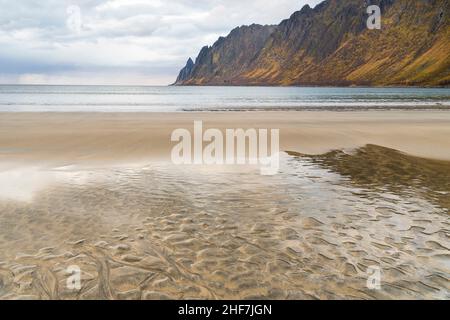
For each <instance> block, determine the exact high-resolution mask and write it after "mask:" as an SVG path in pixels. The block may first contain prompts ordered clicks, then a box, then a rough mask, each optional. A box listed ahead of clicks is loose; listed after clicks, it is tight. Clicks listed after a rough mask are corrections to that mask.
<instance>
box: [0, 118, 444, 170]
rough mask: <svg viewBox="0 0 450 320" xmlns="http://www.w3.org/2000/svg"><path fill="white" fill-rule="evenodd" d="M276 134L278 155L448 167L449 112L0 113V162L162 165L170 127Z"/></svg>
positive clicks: (166, 153)
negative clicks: (352, 155) (384, 154)
mask: <svg viewBox="0 0 450 320" xmlns="http://www.w3.org/2000/svg"><path fill="white" fill-rule="evenodd" d="M195 120H202V121H203V123H204V127H205V129H206V128H211V127H212V128H218V129H222V130H223V129H226V128H232V129H235V128H244V129H247V128H267V129H280V148H281V150H283V151H296V152H300V153H305V154H323V153H325V152H328V151H331V150H335V149H342V148H358V147H363V146H364V145H366V144H374V145H379V146H384V147H388V148H392V149H395V150H399V151H402V152H406V153H408V154H410V155H414V156H419V157H424V158H434V159H442V160H450V139H448V137H449V136H450V112H448V111H364V112H328V111H323V112H307V111H305V112H227V113H220V112H209V113H201V112H199V113H195V112H190V113H138V114H133V113H0V160H3V162H6V161H8V160H12V161H13V162H16V161H22V162H31V163H33V164H36V163H44V164H45V163H51V162H52V163H56V164H58V165H64V164H72V163H76V164H88V165H90V164H92V163H95V162H97V163H105V162H107V163H114V162H116V163H121V162H124V161H137V162H139V161H143V162H145V161H148V160H149V159H150V160H155V159H158V160H159V159H164V160H169V159H170V158H169V157H170V151H171V148H172V147H173V146H174V144H172V143H171V142H170V135H171V133H172V131H173V130H174V129H176V128H186V129H189V130H191V131H192V130H193V123H194V121H195Z"/></svg>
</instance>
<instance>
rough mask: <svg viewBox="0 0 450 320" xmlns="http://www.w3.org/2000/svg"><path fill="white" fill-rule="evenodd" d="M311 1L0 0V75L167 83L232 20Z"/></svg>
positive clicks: (12, 79)
mask: <svg viewBox="0 0 450 320" xmlns="http://www.w3.org/2000/svg"><path fill="white" fill-rule="evenodd" d="M319 2H321V0H277V1H274V0H71V1H67V0H20V1H16V0H0V8H1V10H0V83H1V84H113V85H167V84H170V83H172V82H174V81H175V78H176V76H177V75H178V72H179V70H180V69H181V68H182V67H183V66H184V65H185V63H186V61H187V59H188V58H189V57H192V58H193V59H195V57H196V56H197V54H198V52H199V51H200V49H201V48H202V47H203V46H204V45H212V44H213V43H214V42H215V41H216V40H217V38H218V37H219V36H225V35H227V34H228V33H229V32H230V31H231V30H232V29H233V28H235V27H237V26H241V25H248V24H252V23H259V24H278V23H279V22H280V21H281V20H283V19H286V18H288V17H289V16H290V15H291V14H292V13H293V12H295V11H297V10H300V9H301V8H302V7H303V6H304V5H305V4H309V5H310V6H311V7H314V6H315V5H316V4H317V3H319Z"/></svg>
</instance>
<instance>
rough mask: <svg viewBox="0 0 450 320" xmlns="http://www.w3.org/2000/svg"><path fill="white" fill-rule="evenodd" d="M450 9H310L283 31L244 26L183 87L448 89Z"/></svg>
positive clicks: (403, 3)
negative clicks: (377, 25) (371, 12)
mask: <svg viewBox="0 0 450 320" xmlns="http://www.w3.org/2000/svg"><path fill="white" fill-rule="evenodd" d="M369 5H378V6H380V8H381V12H382V29H381V30H369V29H368V28H367V26H366V21H367V19H368V14H367V12H366V10H367V7H368V6H369ZM449 11H450V10H449V1H448V0H417V1H409V0H326V1H323V2H321V3H320V4H318V5H317V6H315V7H314V8H311V7H310V6H308V5H305V6H304V7H303V8H301V9H300V10H299V11H296V12H294V13H293V14H292V15H291V17H290V18H289V19H286V20H283V21H282V22H281V23H280V24H279V25H277V26H262V25H258V24H252V25H250V26H240V27H237V28H235V29H233V30H232V31H231V32H230V34H229V35H228V36H226V37H221V38H219V40H218V41H216V42H215V43H214V45H213V46H211V47H208V46H206V47H204V48H202V50H201V51H200V54H199V55H198V57H197V59H196V62H195V65H194V66H193V68H192V70H190V71H191V72H190V73H189V75H188V76H187V77H185V76H186V67H187V66H186V67H185V68H184V69H183V70H182V71H181V72H180V76H181V77H180V76H179V79H181V80H180V81H179V80H177V84H180V85H319V86H321V85H339V86H341V85H342V86H349V85H375V86H391V85H402V86H407V85H417V86H448V85H449V84H450V41H449V40H448V39H450V23H449V21H450V19H449ZM188 69H189V68H188Z"/></svg>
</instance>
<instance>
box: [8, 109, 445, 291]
mask: <svg viewBox="0 0 450 320" xmlns="http://www.w3.org/2000/svg"><path fill="white" fill-rule="evenodd" d="M195 120H202V121H203V123H204V125H205V127H207V128H208V127H209V128H219V129H226V128H231V129H235V128H244V129H246V128H266V129H280V146H281V149H282V150H283V151H289V152H287V153H283V156H282V157H281V160H280V171H279V173H278V174H276V175H274V176H263V175H261V174H260V172H259V170H257V169H255V168H252V167H246V166H242V167H239V168H235V167H233V168H227V167H226V166H225V167H220V168H217V167H214V168H212V169H210V168H209V167H205V166H183V165H182V166H176V165H174V164H172V163H171V161H170V151H171V148H172V146H173V144H172V143H171V142H170V135H171V132H172V130H173V129H176V128H186V129H192V127H193V122H194V121H195ZM449 137H450V112H444V111H426V112H425V111H389V112H388V111H382V112H381V111H367V112H342V113H338V112H264V113H262V112H238V113H232V112H227V113H170V114H169V113H141V114H130V113H114V114H113V113H0V299H199V298H200V299H401V298H404V299H450V286H449V283H450V281H449V280H450V268H449V261H450V239H449V230H450V224H449V219H448V217H449V210H450V202H449V199H450V197H449V195H450V161H449V160H450V139H449ZM74 270H75V271H74ZM76 270H78V271H76ZM74 272H75V273H74ZM75 275H79V277H78V282H77V281H76V280H74V278H73V277H74V276H75ZM373 277H375V278H373ZM374 279H375V280H374ZM374 281H375V282H374ZM377 281H378V282H377ZM77 283H78V284H79V286H78V285H77ZM374 283H375V284H376V283H378V284H379V286H376V285H375V286H373V284H374Z"/></svg>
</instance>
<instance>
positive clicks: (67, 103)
mask: <svg viewBox="0 0 450 320" xmlns="http://www.w3.org/2000/svg"><path fill="white" fill-rule="evenodd" d="M391 108H397V109H428V108H430V109H447V108H450V89H445V88H314V87H311V88H309V87H177V86H161V87H145V86H140V87H139V86H32V85H27V86H23V85H7V86H0V112H5V111H6V112H20V111H25V112H48V111H57V112H172V111H191V110H197V111H202V110H205V111H214V110H220V111H222V110H286V109H287V110H289V109H294V110H296V109H298V110H309V109H313V110H316V109H318V110H321V109H326V110H363V109H391Z"/></svg>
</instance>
